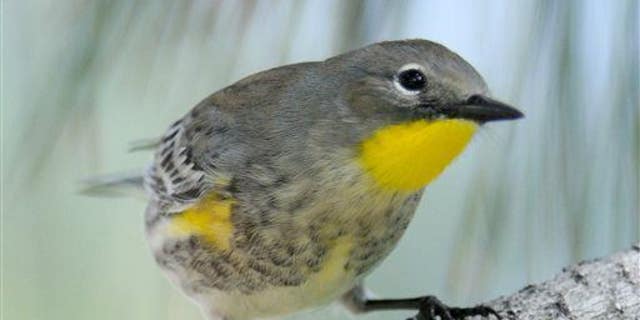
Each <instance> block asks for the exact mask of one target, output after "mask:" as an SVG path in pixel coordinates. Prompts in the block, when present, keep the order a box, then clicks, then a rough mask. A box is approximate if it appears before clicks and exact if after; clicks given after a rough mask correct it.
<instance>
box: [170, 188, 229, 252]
mask: <svg viewBox="0 0 640 320" xmlns="http://www.w3.org/2000/svg"><path fill="white" fill-rule="evenodd" d="M233 203H234V200H232V199H225V198H222V197H221V196H219V195H218V194H216V193H212V194H209V195H208V196H206V197H204V198H203V199H202V200H200V202H199V203H198V204H196V205H194V206H193V207H191V208H189V209H187V210H185V211H183V212H181V213H179V214H177V215H176V216H175V217H174V218H173V220H172V221H171V223H170V225H169V231H170V232H171V234H172V235H174V236H192V235H193V236H196V237H200V238H202V239H203V240H205V241H206V242H207V243H208V244H209V245H211V246H213V247H215V248H216V249H219V250H222V251H227V250H229V247H230V243H229V242H230V239H231V234H232V233H233V224H232V222H231V209H232V206H233Z"/></svg>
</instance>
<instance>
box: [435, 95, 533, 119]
mask: <svg viewBox="0 0 640 320" xmlns="http://www.w3.org/2000/svg"><path fill="white" fill-rule="evenodd" d="M444 111H445V112H444V113H445V114H446V115H447V116H448V117H450V118H457V119H467V120H473V121H477V122H479V123H485V122H489V121H497V120H513V119H518V118H522V117H524V114H523V113H522V112H520V111H519V110H518V109H516V108H514V107H512V106H510V105H508V104H506V103H502V102H500V101H497V100H493V99H491V98H488V97H485V96H483V95H472V96H471V97H469V98H468V99H467V100H466V101H464V102H462V103H458V104H455V105H451V106H448V107H447V108H446V110H444Z"/></svg>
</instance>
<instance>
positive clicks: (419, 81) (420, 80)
mask: <svg viewBox="0 0 640 320" xmlns="http://www.w3.org/2000/svg"><path fill="white" fill-rule="evenodd" d="M398 82H400V85H401V86H402V87H403V88H405V89H407V90H411V91H416V90H421V89H423V88H424V87H425V86H426V85H427V77H426V76H425V75H424V73H422V71H420V70H418V69H408V70H404V71H402V72H400V74H399V75H398Z"/></svg>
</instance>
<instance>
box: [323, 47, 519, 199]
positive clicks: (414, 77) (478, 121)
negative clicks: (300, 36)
mask: <svg viewBox="0 0 640 320" xmlns="http://www.w3.org/2000/svg"><path fill="white" fill-rule="evenodd" d="M325 64H326V66H327V67H328V68H327V69H329V70H333V71H334V72H340V73H341V74H342V75H343V76H341V78H342V79H343V80H344V81H343V83H344V85H342V86H341V89H340V90H341V91H340V94H339V98H338V99H339V100H340V103H339V104H340V105H341V108H342V109H343V113H344V115H345V116H344V121H346V122H352V123H353V126H354V127H356V128H358V130H359V131H360V132H359V133H358V135H359V137H360V141H358V143H357V148H358V150H357V161H358V163H359V164H360V165H361V166H362V167H363V168H364V170H365V171H366V172H367V173H369V174H370V175H371V176H372V177H373V178H374V180H375V181H376V183H377V184H378V185H379V186H380V187H382V188H384V189H388V190H392V191H410V192H411V191H417V190H419V189H421V188H422V187H424V186H426V185H427V184H428V183H429V182H431V181H432V180H433V179H434V178H435V177H437V175H438V174H440V173H441V172H442V170H444V168H445V167H446V166H447V165H448V164H449V163H450V162H451V161H452V160H453V159H454V158H455V157H456V156H457V155H458V154H459V153H460V152H462V150H463V149H464V147H465V146H466V145H467V144H468V142H469V141H470V140H471V138H472V136H473V134H474V133H475V132H476V129H477V128H478V126H480V125H483V124H485V123H487V122H490V121H496V120H511V119H517V118H520V117H522V116H523V114H522V113H521V112H520V111H518V110H517V109H515V108H513V107H511V106H509V105H507V104H505V103H502V102H499V101H497V100H494V99H492V98H490V97H489V95H488V89H487V85H486V84H485V82H484V80H483V79H482V77H481V76H480V75H479V74H478V72H477V71H476V70H475V69H474V68H473V67H472V66H471V65H470V64H469V63H467V62H466V61H465V60H464V59H462V58H461V57H460V56H458V55H457V54H455V53H454V52H452V51H450V50H449V49H447V48H446V47H444V46H442V45H440V44H437V43H434V42H430V41H426V40H407V41H391V42H382V43H377V44H374V45H371V46H368V47H364V48H362V49H358V50H355V51H352V52H349V53H346V54H344V55H340V56H337V57H335V58H332V59H329V60H327V61H325ZM334 74H335V73H334Z"/></svg>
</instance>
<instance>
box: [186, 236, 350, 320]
mask: <svg viewBox="0 0 640 320" xmlns="http://www.w3.org/2000/svg"><path fill="white" fill-rule="evenodd" d="M351 247H352V243H351V242H347V241H344V242H342V243H340V244H338V245H337V246H336V247H335V248H334V249H333V250H332V252H331V253H330V257H329V259H328V260H327V261H326V263H325V265H324V267H323V268H322V270H321V271H320V272H318V273H315V274H313V275H312V276H310V277H309V279H308V280H307V281H306V282H305V283H303V284H302V285H301V286H295V287H294V286H292V287H274V288H268V289H266V290H263V291H260V292H257V293H254V294H250V295H243V294H240V293H231V294H229V293H227V292H221V291H219V290H215V291H211V292H209V293H208V294H205V295H198V296H194V297H193V298H194V299H195V300H196V301H197V302H198V304H200V305H201V306H202V307H203V311H204V312H205V314H206V315H207V316H208V317H209V319H211V320H220V319H229V320H239V319H240V320H243V319H256V318H257V319H260V318H269V317H274V316H278V315H284V314H290V313H294V312H297V311H301V310H304V309H309V308H313V307H316V306H322V305H326V304H329V303H331V302H332V301H334V300H335V299H337V298H338V297H339V296H340V295H342V294H343V293H344V292H346V291H348V290H349V289H351V288H352V287H353V286H354V285H355V283H356V281H357V279H356V277H355V276H354V275H353V273H352V272H349V271H345V268H344V264H345V263H347V260H348V255H349V252H350V250H351Z"/></svg>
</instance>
